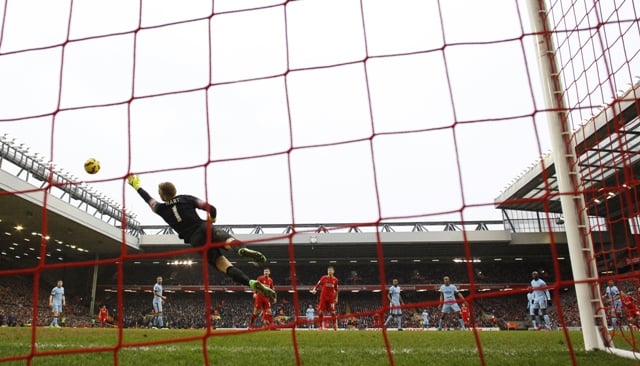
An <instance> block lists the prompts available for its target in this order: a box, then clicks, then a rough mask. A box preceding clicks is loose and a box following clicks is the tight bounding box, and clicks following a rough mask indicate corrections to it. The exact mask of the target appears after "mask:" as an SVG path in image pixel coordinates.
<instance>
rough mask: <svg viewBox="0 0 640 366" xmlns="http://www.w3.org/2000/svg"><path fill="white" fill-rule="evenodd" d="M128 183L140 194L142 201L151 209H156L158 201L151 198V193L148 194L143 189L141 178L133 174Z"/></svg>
mask: <svg viewBox="0 0 640 366" xmlns="http://www.w3.org/2000/svg"><path fill="white" fill-rule="evenodd" d="M127 183H129V185H130V186H131V187H133V189H135V190H136V191H137V192H138V194H139V195H140V197H142V199H143V200H144V201H145V202H146V203H147V204H148V205H149V206H150V207H151V209H153V208H154V207H155V205H156V203H157V201H156V200H155V199H153V197H151V195H149V193H147V191H145V190H144V189H143V188H142V186H141V184H140V177H138V176H137V175H135V174H132V175H130V176H129V177H128V178H127Z"/></svg>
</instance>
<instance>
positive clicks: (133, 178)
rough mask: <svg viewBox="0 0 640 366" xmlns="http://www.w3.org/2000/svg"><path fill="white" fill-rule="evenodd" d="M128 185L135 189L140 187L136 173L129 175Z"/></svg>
mask: <svg viewBox="0 0 640 366" xmlns="http://www.w3.org/2000/svg"><path fill="white" fill-rule="evenodd" d="M128 181H129V185H130V186H131V187H133V189H135V190H136V191H137V190H138V189H140V177H138V176H137V175H130V176H129V178H128Z"/></svg>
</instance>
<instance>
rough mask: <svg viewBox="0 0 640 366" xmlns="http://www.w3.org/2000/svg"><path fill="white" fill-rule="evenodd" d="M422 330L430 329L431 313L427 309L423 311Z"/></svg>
mask: <svg viewBox="0 0 640 366" xmlns="http://www.w3.org/2000/svg"><path fill="white" fill-rule="evenodd" d="M422 328H424V329H428V328H429V312H428V311H427V309H426V308H425V309H424V310H422Z"/></svg>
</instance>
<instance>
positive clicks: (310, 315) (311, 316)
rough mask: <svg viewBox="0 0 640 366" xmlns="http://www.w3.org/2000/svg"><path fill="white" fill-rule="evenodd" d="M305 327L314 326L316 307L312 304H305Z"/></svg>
mask: <svg viewBox="0 0 640 366" xmlns="http://www.w3.org/2000/svg"><path fill="white" fill-rule="evenodd" d="M306 315H307V328H314V325H313V324H314V322H315V318H316V309H315V308H314V307H313V304H309V306H307V312H306Z"/></svg>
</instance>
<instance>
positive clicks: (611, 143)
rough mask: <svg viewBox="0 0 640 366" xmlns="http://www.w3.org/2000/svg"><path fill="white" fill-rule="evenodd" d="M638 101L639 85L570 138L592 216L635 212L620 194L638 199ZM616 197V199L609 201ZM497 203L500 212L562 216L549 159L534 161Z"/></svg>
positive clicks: (551, 162)
mask: <svg viewBox="0 0 640 366" xmlns="http://www.w3.org/2000/svg"><path fill="white" fill-rule="evenodd" d="M639 97H640V83H637V84H635V85H634V86H633V87H631V88H630V89H629V90H628V91H627V92H626V93H624V94H623V95H622V96H620V97H619V98H618V99H616V101H615V102H614V103H612V104H611V105H608V106H606V107H605V108H603V109H602V110H601V111H600V112H599V113H598V114H597V115H596V116H594V117H593V118H591V119H590V120H588V121H586V122H585V123H584V124H583V125H582V126H581V127H580V128H579V129H577V130H576V131H575V132H574V134H573V136H572V141H574V143H575V152H576V157H577V160H578V166H579V171H580V175H581V177H582V182H583V183H584V186H583V191H584V196H585V205H586V206H587V208H588V214H589V215H591V216H601V215H602V214H603V213H605V212H606V213H607V216H608V217H610V218H612V219H615V218H616V217H620V216H622V215H623V214H625V213H626V212H627V211H624V212H623V211H622V209H621V207H625V210H627V209H628V208H631V209H632V210H633V212H637V211H638V207H637V206H636V205H637V203H638V200H637V199H635V198H634V199H631V200H628V199H626V200H625V199H624V198H623V197H621V196H622V195H620V194H621V193H623V192H624V191H626V190H629V191H630V192H631V197H637V181H638V180H637V177H638V176H640V154H639V153H638V152H639V151H640V119H639V118H638V114H639V112H640V103H639ZM619 195H620V196H619ZM614 197H618V199H612V198H614ZM495 203H496V207H497V208H499V209H509V210H522V211H534V212H555V213H561V212H562V207H561V205H560V196H559V195H558V182H557V179H556V172H555V165H554V163H553V157H552V155H551V154H547V155H545V156H544V157H543V158H541V159H539V160H538V161H536V162H534V163H533V164H532V165H531V166H530V167H529V169H528V170H527V171H525V172H523V173H522V174H521V175H520V176H519V177H517V179H516V180H515V181H513V182H512V183H511V184H510V186H509V187H507V188H506V189H505V190H504V191H503V192H502V193H501V194H500V195H499V196H498V197H497V198H496V199H495ZM623 203H624V204H623ZM605 204H606V205H607V207H606V210H605V208H604V207H603V206H604V205H605ZM631 216H634V215H631Z"/></svg>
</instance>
